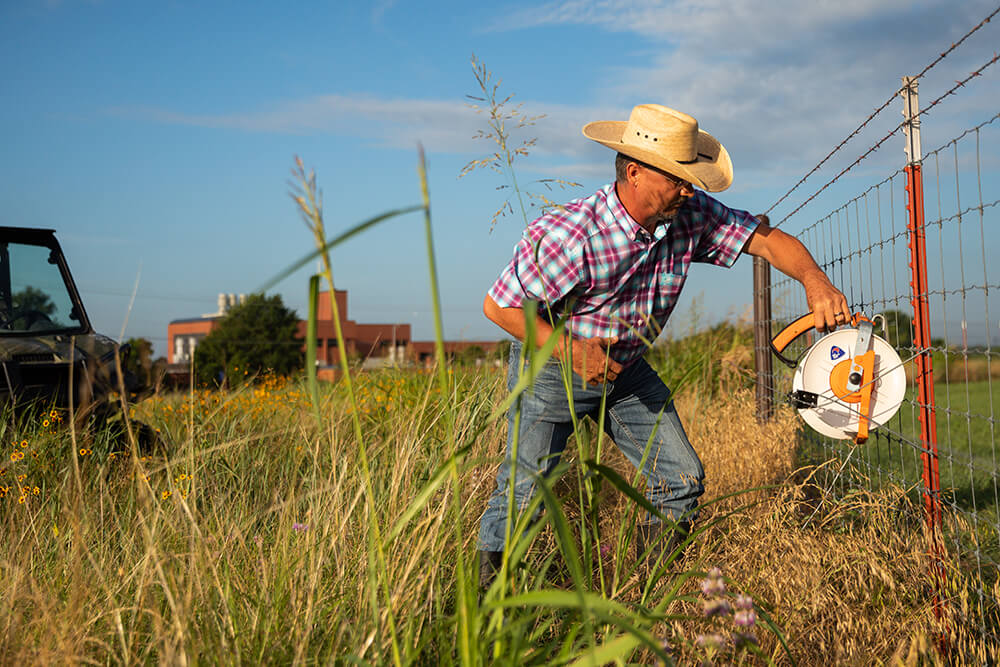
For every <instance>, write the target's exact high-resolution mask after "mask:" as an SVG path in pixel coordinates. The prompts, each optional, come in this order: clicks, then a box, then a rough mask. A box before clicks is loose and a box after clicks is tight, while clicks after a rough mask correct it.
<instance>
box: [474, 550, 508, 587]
mask: <svg viewBox="0 0 1000 667" xmlns="http://www.w3.org/2000/svg"><path fill="white" fill-rule="evenodd" d="M502 562H503V552H502V551H480V552H479V591H480V592H484V591H486V590H487V589H488V588H489V587H490V586H492V585H493V580H494V579H496V578H497V573H498V572H499V571H500V564H501V563H502Z"/></svg>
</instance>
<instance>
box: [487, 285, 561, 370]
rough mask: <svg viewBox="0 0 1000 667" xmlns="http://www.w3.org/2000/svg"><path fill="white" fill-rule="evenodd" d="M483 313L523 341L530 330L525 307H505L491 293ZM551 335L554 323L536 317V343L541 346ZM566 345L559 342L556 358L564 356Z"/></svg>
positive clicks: (555, 353)
mask: <svg viewBox="0 0 1000 667" xmlns="http://www.w3.org/2000/svg"><path fill="white" fill-rule="evenodd" d="M483 314H484V315H486V317H487V319H489V320H490V321H492V322H493V323H495V324H496V325H497V326H499V327H500V328H501V329H503V330H504V331H506V332H507V333H509V334H510V335H511V336H513V337H514V338H516V339H518V340H519V341H521V342H522V343H523V342H524V339H525V336H526V335H527V333H528V332H527V328H526V326H525V321H524V309H523V308H503V307H501V306H500V305H498V304H497V302H496V301H494V300H493V299H492V298H490V296H489V295H487V296H486V299H485V300H484V301H483ZM551 335H552V325H551V324H549V323H548V322H547V321H546V320H545V318H543V317H536V318H535V345H536V346H538V347H541V346H542V345H544V344H545V341H547V340H548V339H549V336H551ZM564 345H565V342H564V341H560V342H559V344H558V345H556V349H555V352H553V354H554V355H555V356H556V358H560V359H561V358H562V356H563V346H564Z"/></svg>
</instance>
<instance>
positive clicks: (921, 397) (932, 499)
mask: <svg viewBox="0 0 1000 667" xmlns="http://www.w3.org/2000/svg"><path fill="white" fill-rule="evenodd" d="M900 94H901V95H902V96H903V100H904V102H903V117H904V118H905V119H906V123H905V125H904V126H903V131H904V132H905V135H906V157H907V161H906V162H907V163H906V167H905V168H904V171H905V172H906V194H907V201H906V210H907V212H908V225H907V230H908V232H909V249H910V270H911V282H910V290H911V296H912V303H913V329H914V331H913V344H914V346H916V348H917V356H916V365H917V377H916V381H917V394H918V399H917V400H918V407H919V413H918V414H919V419H920V440H921V442H920V445H921V448H922V452H921V460H922V461H923V469H924V470H923V475H924V491H923V495H924V509H925V510H926V513H927V529H928V534H929V536H930V540H931V559H932V568H933V570H934V571H933V572H932V578H933V580H934V587H935V599H934V612H935V615H936V616H937V617H938V618H941V616H942V608H941V596H942V594H943V592H944V591H943V587H944V568H943V565H942V563H941V556H942V553H943V546H942V542H941V532H940V531H941V479H940V476H939V473H938V447H937V418H936V416H935V402H934V365H933V359H932V356H931V350H930V347H931V325H930V308H929V303H928V295H927V291H928V288H927V250H926V242H925V230H924V186H923V178H922V174H921V161H922V159H923V156H922V153H921V149H920V118H919V116H918V114H919V102H918V98H917V80H916V78H915V77H910V76H904V77H903V88H902V90H901V91H900Z"/></svg>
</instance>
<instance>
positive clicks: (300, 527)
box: [292, 523, 309, 533]
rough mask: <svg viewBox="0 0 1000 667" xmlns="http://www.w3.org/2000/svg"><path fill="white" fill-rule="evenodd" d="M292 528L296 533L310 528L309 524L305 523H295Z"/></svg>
mask: <svg viewBox="0 0 1000 667" xmlns="http://www.w3.org/2000/svg"><path fill="white" fill-rule="evenodd" d="M292 530H294V531H295V532H296V533H301V532H302V531H305V530H309V526H308V525H306V524H304V523H293V524H292Z"/></svg>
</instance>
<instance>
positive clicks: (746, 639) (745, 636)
mask: <svg viewBox="0 0 1000 667" xmlns="http://www.w3.org/2000/svg"><path fill="white" fill-rule="evenodd" d="M733 643H734V644H735V645H736V647H737V648H743V647H744V646H756V645H757V635H755V634H754V633H753V631H752V630H751V631H748V632H737V633H735V634H734V635H733Z"/></svg>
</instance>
